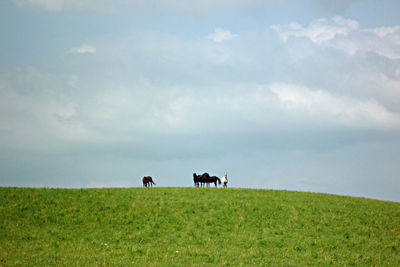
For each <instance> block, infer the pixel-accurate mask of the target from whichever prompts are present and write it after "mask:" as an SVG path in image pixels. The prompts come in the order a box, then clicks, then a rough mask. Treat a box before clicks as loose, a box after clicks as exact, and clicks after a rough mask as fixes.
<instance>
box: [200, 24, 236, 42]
mask: <svg viewBox="0 0 400 267" xmlns="http://www.w3.org/2000/svg"><path fill="white" fill-rule="evenodd" d="M236 36H237V35H236V34H232V33H231V32H230V31H228V30H224V29H221V28H216V29H215V33H212V34H209V35H208V36H207V38H208V39H210V40H212V41H214V42H216V43H222V42H224V41H229V40H232V39H233V38H235V37H236Z"/></svg>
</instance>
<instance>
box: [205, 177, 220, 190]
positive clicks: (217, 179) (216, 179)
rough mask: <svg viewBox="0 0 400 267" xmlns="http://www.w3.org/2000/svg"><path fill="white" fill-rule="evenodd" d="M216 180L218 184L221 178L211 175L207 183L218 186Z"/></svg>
mask: <svg viewBox="0 0 400 267" xmlns="http://www.w3.org/2000/svg"><path fill="white" fill-rule="evenodd" d="M217 182H218V184H221V179H219V178H218V177H217V176H211V177H210V180H209V182H208V183H207V185H210V183H214V185H215V187H218V186H217Z"/></svg>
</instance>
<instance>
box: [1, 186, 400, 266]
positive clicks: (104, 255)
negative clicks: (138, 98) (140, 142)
mask: <svg viewBox="0 0 400 267" xmlns="http://www.w3.org/2000/svg"><path fill="white" fill-rule="evenodd" d="M16 265H17V266H18V265H31V266H32V265H33V266H102V265H105V266H266V265H285V266H304V265H318V266H326V265H338V266H359V265H364V266H365V265H368V266H400V204H399V203H395V202H385V201H378V200H371V199H363V198H353V197H344V196H336V195H327V194H316V193H304V192H290V191H275V190H254V189H215V188H126V189H122V188H113V189H32V188H0V266H16Z"/></svg>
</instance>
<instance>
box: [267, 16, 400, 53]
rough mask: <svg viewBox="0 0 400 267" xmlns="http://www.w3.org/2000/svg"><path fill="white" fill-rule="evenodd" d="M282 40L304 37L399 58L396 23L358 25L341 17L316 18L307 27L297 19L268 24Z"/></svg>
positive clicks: (351, 50) (399, 29)
mask: <svg viewBox="0 0 400 267" xmlns="http://www.w3.org/2000/svg"><path fill="white" fill-rule="evenodd" d="M271 28H272V29H274V30H275V31H276V32H277V33H278V34H279V36H280V37H281V39H282V40H283V41H285V42H288V41H289V38H290V37H291V36H293V37H306V38H308V39H310V40H311V41H312V42H313V43H315V44H317V45H325V46H328V47H333V48H336V49H340V50H344V51H346V52H347V53H349V54H350V55H354V54H355V53H356V52H358V51H364V52H374V53H377V54H379V55H381V56H385V57H388V58H392V59H399V58H400V49H399V47H400V26H393V27H379V28H367V29H360V27H359V23H358V22H357V21H355V20H351V19H345V18H342V17H338V16H336V17H333V18H331V19H326V18H323V19H318V20H315V21H313V22H311V23H310V24H309V25H308V26H307V27H303V26H302V25H300V24H298V23H295V22H293V23H290V24H288V25H273V26H271Z"/></svg>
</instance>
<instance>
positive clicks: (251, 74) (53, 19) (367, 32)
mask: <svg viewBox="0 0 400 267" xmlns="http://www.w3.org/2000/svg"><path fill="white" fill-rule="evenodd" d="M399 11H400V2H399V1H397V0H392V1H390V0H388V1H386V0H379V1H378V0H364V1H363V0H337V1H331V0H264V1H261V0H230V1H228V0H216V1H211V0H204V1H177V0H165V1H144V0H4V1H1V2H0V186H18V187H63V188H64V187H66V188H81V187H137V186H141V178H142V177H143V176H147V175H150V176H152V177H153V180H154V181H155V182H156V183H157V186H168V187H169V186H193V178H192V174H193V173H194V172H196V173H203V172H208V173H210V174H211V175H217V176H220V177H221V176H223V175H224V173H225V172H226V173H227V174H228V181H229V186H230V187H244V188H265V189H280V190H296V191H307V192H322V193H332V194H341V195H350V196H360V197H367V198H376V199H382V200H391V201H398V202H399V201H400V176H399V174H400V16H398V14H399Z"/></svg>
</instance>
